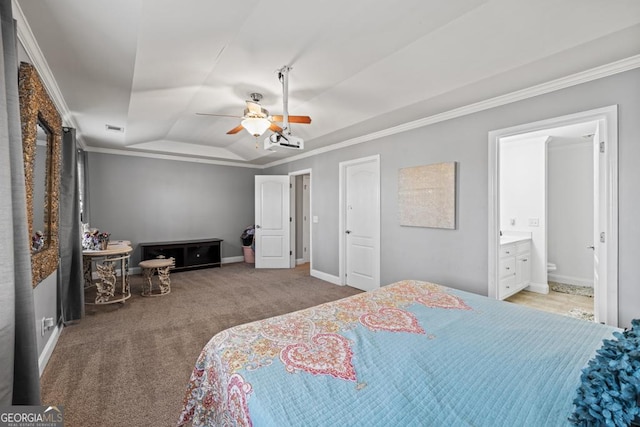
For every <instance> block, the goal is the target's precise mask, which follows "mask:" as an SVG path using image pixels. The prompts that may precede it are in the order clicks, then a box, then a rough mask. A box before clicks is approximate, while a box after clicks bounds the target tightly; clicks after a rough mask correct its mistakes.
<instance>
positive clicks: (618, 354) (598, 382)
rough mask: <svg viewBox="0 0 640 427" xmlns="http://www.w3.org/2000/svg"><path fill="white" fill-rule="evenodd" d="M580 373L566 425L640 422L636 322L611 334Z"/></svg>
mask: <svg viewBox="0 0 640 427" xmlns="http://www.w3.org/2000/svg"><path fill="white" fill-rule="evenodd" d="M613 335H614V337H615V338H617V339H614V340H604V341H603V345H602V347H601V348H600V349H599V350H598V351H597V354H596V356H595V357H594V358H593V359H591V360H590V361H589V364H588V365H587V367H586V368H584V369H583V370H582V376H581V378H580V379H581V381H582V384H581V385H580V387H578V390H577V397H576V398H575V399H574V401H573V404H574V405H575V410H574V412H573V414H572V415H571V417H570V418H569V421H571V422H572V423H573V424H577V425H579V426H616V427H617V426H620V427H622V426H629V425H630V424H631V423H632V422H633V421H634V419H635V422H638V421H639V420H640V417H638V415H639V414H640V407H639V405H638V401H639V399H640V319H635V320H633V321H632V322H631V329H629V330H626V331H624V332H622V333H621V332H614V333H613Z"/></svg>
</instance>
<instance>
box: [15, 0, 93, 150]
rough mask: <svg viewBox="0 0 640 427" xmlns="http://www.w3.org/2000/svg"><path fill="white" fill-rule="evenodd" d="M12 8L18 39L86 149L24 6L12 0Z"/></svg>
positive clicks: (81, 145) (64, 122) (50, 94)
mask: <svg viewBox="0 0 640 427" xmlns="http://www.w3.org/2000/svg"><path fill="white" fill-rule="evenodd" d="M11 8H12V9H13V18H14V19H15V20H16V32H17V35H18V40H19V41H20V44H22V46H23V47H24V50H25V51H26V52H27V55H28V56H29V59H31V62H32V65H33V66H34V67H35V68H36V70H38V75H39V76H40V79H41V80H42V84H43V85H44V87H45V89H46V90H47V93H48V94H49V96H50V97H51V100H52V101H53V103H54V104H55V106H56V109H57V110H58V112H59V113H60V117H61V118H62V123H63V126H67V127H72V128H75V129H77V130H78V132H76V141H77V142H78V144H79V145H80V147H82V148H83V149H86V148H87V144H86V143H85V142H84V139H82V135H80V132H79V129H78V124H77V123H76V121H75V119H74V117H73V116H72V115H71V111H70V110H69V106H68V105H67V102H66V101H65V100H64V96H62V91H61V90H60V88H59V87H58V83H57V82H56V79H55V78H54V76H53V73H52V72H51V68H49V63H48V62H47V60H46V58H45V57H44V54H43V53H42V51H41V50H40V46H39V45H38V41H37V40H36V38H35V36H34V35H33V32H32V31H31V27H30V26H29V22H28V21H27V18H26V17H25V16H24V12H22V8H20V5H19V4H18V1H17V0H11Z"/></svg>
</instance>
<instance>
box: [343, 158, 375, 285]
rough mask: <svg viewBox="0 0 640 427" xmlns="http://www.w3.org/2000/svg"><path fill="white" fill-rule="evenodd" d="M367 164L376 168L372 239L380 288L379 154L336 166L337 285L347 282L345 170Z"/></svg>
mask: <svg viewBox="0 0 640 427" xmlns="http://www.w3.org/2000/svg"><path fill="white" fill-rule="evenodd" d="M368 162H375V163H376V166H377V173H378V195H377V202H378V208H377V223H378V227H377V233H376V236H375V237H374V240H375V244H376V247H377V249H378V250H377V251H376V253H375V255H374V256H375V258H376V259H375V260H374V262H375V265H376V266H377V271H376V272H375V273H374V281H375V282H376V285H377V287H380V251H381V246H380V234H381V233H380V226H381V216H382V213H381V202H380V192H381V185H380V184H381V183H380V180H381V174H380V154H374V155H373V156H367V157H361V158H358V159H353V160H346V161H344V162H340V163H339V164H338V169H339V172H338V209H339V210H338V279H339V281H340V282H339V283H340V285H346V284H347V282H346V280H345V277H346V269H347V264H346V257H347V250H346V237H345V236H346V234H345V231H346V230H345V227H346V224H345V212H346V206H345V203H346V200H345V197H346V180H345V173H346V169H347V167H349V166H353V165H356V164H359V163H368Z"/></svg>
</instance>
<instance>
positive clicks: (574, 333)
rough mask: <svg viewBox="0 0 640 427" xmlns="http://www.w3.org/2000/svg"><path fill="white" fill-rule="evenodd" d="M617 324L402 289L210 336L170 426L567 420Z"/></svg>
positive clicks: (405, 285) (442, 291) (428, 287)
mask: <svg viewBox="0 0 640 427" xmlns="http://www.w3.org/2000/svg"><path fill="white" fill-rule="evenodd" d="M614 330H615V328H612V327H609V326H606V325H601V324H596V323H590V322H586V321H583V320H578V319H574V318H570V317H564V316H559V315H553V314H549V313H544V312H540V311H537V310H533V309H529V308H527V307H522V306H516V305H514V304H510V303H506V302H502V301H496V300H492V299H489V298H486V297H482V296H479V295H475V294H471V293H467V292H463V291H459V290H455V289H451V288H447V287H444V286H440V285H436V284H433V283H427V282H420V281H413V280H407V281H402V282H397V283H394V284H392V285H388V286H385V287H382V288H380V289H378V290H376V291H373V292H368V293H362V294H358V295H355V296H352V297H349V298H345V299H342V300H338V301H334V302H330V303H326V304H322V305H319V306H316V307H312V308H309V309H306V310H301V311H298V312H294V313H290V314H286V315H283V316H278V317H273V318H269V319H265V320H261V321H258V322H253V323H249V324H245V325H240V326H236V327H233V328H230V329H227V330H225V331H223V332H220V333H219V334H217V335H215V336H214V337H213V338H212V339H211V340H210V341H209V343H208V344H207V345H206V346H205V347H204V349H203V350H202V352H201V354H200V356H199V358H198V360H197V362H196V365H195V368H194V370H193V373H192V375H191V378H190V381H189V384H188V386H187V391H186V394H185V398H184V406H183V410H182V413H181V414H180V419H179V421H178V425H180V426H182V425H193V426H209V425H212V426H213V425H215V426H227V425H237V426H251V425H254V426H286V425H293V426H298V425H300V426H302V425H304V426H329V425H349V426H358V425H362V426H395V425H398V426H410V425H430V426H467V425H469V426H471V425H473V426H516V425H520V426H544V425H549V426H561V425H570V423H569V421H568V417H569V416H570V415H571V413H572V410H573V403H572V401H573V399H574V397H575V391H576V388H577V387H578V386H579V384H580V373H581V369H582V368H583V367H584V366H585V365H586V364H587V362H588V361H589V359H590V358H591V357H593V356H594V354H595V352H596V350H597V349H598V348H599V347H600V346H601V344H602V340H603V339H605V338H610V337H611V335H612V333H613V331H614Z"/></svg>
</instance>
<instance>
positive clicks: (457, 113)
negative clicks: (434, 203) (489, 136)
mask: <svg viewBox="0 0 640 427" xmlns="http://www.w3.org/2000/svg"><path fill="white" fill-rule="evenodd" d="M638 67H640V55H634V56H630V57H629V58H625V59H621V60H619V61H615V62H612V63H610V64H606V65H602V66H599V67H595V68H591V69H589V70H586V71H581V72H579V73H575V74H571V75H569V76H566V77H561V78H559V79H555V80H551V81H549V82H546V83H542V84H539V85H535V86H531V87H529V88H526V89H521V90H517V91H515V92H511V93H508V94H505V95H501V96H496V97H494V98H489V99H486V100H484V101H480V102H475V103H473V104H469V105H465V106H463V107H459V108H454V109H453V110H449V111H445V112H443V113H439V114H434V115H433V116H428V117H424V118H422V119H418V120H414V121H411V122H407V123H404V124H401V125H398V126H393V127H390V128H387V129H383V130H381V131H378V132H373V133H370V134H367V135H362V136H358V137H356V138H351V139H348V140H346V141H343V142H339V143H336V144H332V145H328V146H326V147H321V148H317V149H315V150H310V151H307V152H305V153H302V154H298V155H296V156H292V157H287V158H285V159H281V160H276V161H273V162H271V163H267V164H266V165H264V167H265V168H269V167H272V166H278V165H281V164H285V163H289V162H293V161H296V160H300V159H304V158H307V157H311V156H315V155H317V154H322V153H326V152H329V151H334V150H339V149H341V148H345V147H350V146H352V145H356V144H362V143H363V142H369V141H372V140H374V139H378V138H383V137H385V136H390V135H394V134H397V133H401V132H406V131H409V130H413V129H417V128H420V127H424V126H429V125H432V124H435V123H439V122H443V121H445V120H451V119H455V118H458V117H462V116H466V115H469V114H473V113H477V112H480V111H485V110H489V109H491V108H495V107H500V106H503V105H507V104H511V103H513V102H517V101H522V100H525V99H528V98H533V97H534V96H539V95H544V94H546V93H550V92H555V91H557V90H560V89H566V88H568V87H571V86H576V85H579V84H582V83H587V82H590V81H593V80H597V79H601V78H604V77H608V76H612V75H614V74H619V73H623V72H625V71H629V70H633V69H635V68H638Z"/></svg>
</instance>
